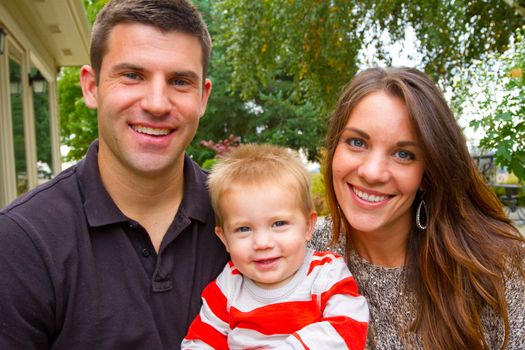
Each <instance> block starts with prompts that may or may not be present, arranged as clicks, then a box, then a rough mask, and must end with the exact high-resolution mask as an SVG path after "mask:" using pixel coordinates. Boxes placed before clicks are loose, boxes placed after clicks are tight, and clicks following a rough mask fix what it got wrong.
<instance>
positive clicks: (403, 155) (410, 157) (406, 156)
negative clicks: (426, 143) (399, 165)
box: [396, 150, 416, 160]
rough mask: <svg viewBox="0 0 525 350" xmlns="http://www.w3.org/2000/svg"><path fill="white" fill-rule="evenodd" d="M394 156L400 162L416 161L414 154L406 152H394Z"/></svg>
mask: <svg viewBox="0 0 525 350" xmlns="http://www.w3.org/2000/svg"><path fill="white" fill-rule="evenodd" d="M396 156H397V157H398V158H399V159H402V160H414V159H416V156H415V154H414V153H412V152H408V151H404V150H401V151H397V152H396Z"/></svg>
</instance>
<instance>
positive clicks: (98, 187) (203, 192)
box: [77, 140, 211, 227]
mask: <svg viewBox="0 0 525 350" xmlns="http://www.w3.org/2000/svg"><path fill="white" fill-rule="evenodd" d="M77 167H78V169H77V171H78V182H79V187H80V192H81V193H82V198H83V202H84V210H85V213H86V217H87V220H88V223H89V225H90V226H92V227H98V226H104V225H110V224H115V223H121V222H127V221H129V218H128V217H127V216H126V215H124V213H122V211H120V209H119V208H118V207H117V205H116V204H115V202H114V201H113V199H112V198H111V197H110V195H109V193H108V192H107V191H106V189H105V187H104V185H103V183H102V179H101V177H100V171H99V167H98V140H96V141H94V142H93V143H92V144H91V145H90V146H89V148H88V151H87V153H86V157H85V158H84V159H83V160H82V161H81V162H79V164H78V166H77ZM206 178H207V175H206V173H204V172H203V171H202V170H201V169H200V168H199V166H198V165H197V164H196V163H195V162H193V161H192V160H191V158H190V157H189V156H188V155H185V156H184V195H183V198H182V202H181V205H180V208H181V209H182V211H183V213H184V214H185V215H187V216H188V217H189V218H191V219H196V220H199V221H201V222H205V221H206V220H207V218H208V216H209V211H210V210H211V209H210V202H209V196H208V191H207V188H206Z"/></svg>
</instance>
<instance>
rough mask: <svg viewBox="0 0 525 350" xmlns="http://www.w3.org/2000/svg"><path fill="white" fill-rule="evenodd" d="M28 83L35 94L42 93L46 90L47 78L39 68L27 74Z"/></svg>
mask: <svg viewBox="0 0 525 350" xmlns="http://www.w3.org/2000/svg"><path fill="white" fill-rule="evenodd" d="M29 85H31V87H32V88H33V92H34V93H35V94H43V93H45V92H46V91H47V80H46V78H45V77H44V76H43V75H42V73H40V71H39V70H37V71H36V72H35V73H33V74H29Z"/></svg>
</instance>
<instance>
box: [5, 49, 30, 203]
mask: <svg viewBox="0 0 525 350" xmlns="http://www.w3.org/2000/svg"><path fill="white" fill-rule="evenodd" d="M21 76H22V70H21V67H20V65H19V64H18V63H17V62H16V61H14V60H13V59H12V58H9V83H10V90H11V116H12V118H13V144H14V149H15V170H16V187H17V194H18V195H20V194H22V193H24V192H26V191H27V190H28V182H27V162H26V146H25V135H24V106H23V103H22V79H21Z"/></svg>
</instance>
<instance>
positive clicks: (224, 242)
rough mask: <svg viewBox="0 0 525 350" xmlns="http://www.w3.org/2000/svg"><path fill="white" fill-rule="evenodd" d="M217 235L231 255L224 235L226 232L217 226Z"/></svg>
mask: <svg viewBox="0 0 525 350" xmlns="http://www.w3.org/2000/svg"><path fill="white" fill-rule="evenodd" d="M215 234H216V235H217V237H219V239H220V240H221V242H222V244H224V246H225V247H226V251H227V252H228V253H229V252H230V249H229V248H228V241H226V236H225V235H224V231H223V230H222V227H220V226H215Z"/></svg>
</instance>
